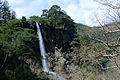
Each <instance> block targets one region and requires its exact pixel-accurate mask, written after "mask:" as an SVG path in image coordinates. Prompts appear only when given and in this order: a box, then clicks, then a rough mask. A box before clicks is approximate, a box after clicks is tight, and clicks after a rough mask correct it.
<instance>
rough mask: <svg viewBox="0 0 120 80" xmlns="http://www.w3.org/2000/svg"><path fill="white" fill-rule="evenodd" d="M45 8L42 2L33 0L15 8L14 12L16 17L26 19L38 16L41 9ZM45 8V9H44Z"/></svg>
mask: <svg viewBox="0 0 120 80" xmlns="http://www.w3.org/2000/svg"><path fill="white" fill-rule="evenodd" d="M46 6H47V3H46V2H45V1H44V0H34V1H32V2H30V3H29V4H27V5H26V6H23V7H16V8H15V9H14V10H15V11H16V13H17V17H18V18H20V17H21V16H26V17H27V18H28V17H30V16H32V15H40V14H41V11H42V9H44V8H45V7H46ZM46 8H47V7H46Z"/></svg>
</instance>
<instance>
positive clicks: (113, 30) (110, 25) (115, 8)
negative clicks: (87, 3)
mask: <svg viewBox="0 0 120 80" xmlns="http://www.w3.org/2000/svg"><path fill="white" fill-rule="evenodd" d="M95 1H96V2H98V3H100V4H101V5H102V6H103V9H104V13H103V14H104V17H103V19H102V20H101V21H100V20H99V17H98V15H96V19H97V21H98V23H99V24H100V26H101V29H102V30H103V32H104V34H103V36H104V39H102V40H100V39H96V40H97V41H100V42H101V43H103V44H104V45H105V46H106V47H107V48H105V49H104V50H103V51H102V52H100V54H99V58H98V59H100V58H101V57H102V58H101V60H102V59H108V60H109V61H110V62H111V63H114V64H112V66H110V67H103V65H101V64H99V65H100V66H101V68H102V69H109V68H119V69H120V66H119V64H118V60H119V55H120V54H119V53H120V51H119V47H120V37H119V36H120V12H119V11H120V1H119V0H95Z"/></svg>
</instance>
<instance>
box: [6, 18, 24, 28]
mask: <svg viewBox="0 0 120 80" xmlns="http://www.w3.org/2000/svg"><path fill="white" fill-rule="evenodd" d="M6 26H9V27H21V26H22V23H21V20H18V19H14V20H9V21H7V24H6Z"/></svg>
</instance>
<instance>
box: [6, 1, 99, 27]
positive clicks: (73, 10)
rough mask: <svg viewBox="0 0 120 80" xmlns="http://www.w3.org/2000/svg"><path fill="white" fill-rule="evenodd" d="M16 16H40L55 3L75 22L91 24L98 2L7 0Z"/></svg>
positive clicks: (92, 23)
mask: <svg viewBox="0 0 120 80" xmlns="http://www.w3.org/2000/svg"><path fill="white" fill-rule="evenodd" d="M8 2H9V5H10V6H11V9H13V10H14V11H15V12H16V14H17V18H21V16H26V17H27V18H28V17H30V16H32V15H38V16H40V15H41V13H42V10H43V9H49V8H50V7H51V6H52V5H54V4H56V5H59V6H60V7H61V9H62V10H65V11H66V12H67V14H68V15H69V16H70V17H71V18H72V19H73V20H74V21H75V22H77V23H82V24H85V25H89V26H93V25H95V23H94V21H95V17H94V13H95V10H96V9H97V7H98V4H97V3H96V2H94V1H93V0H8Z"/></svg>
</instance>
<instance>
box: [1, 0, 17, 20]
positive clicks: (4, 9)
mask: <svg viewBox="0 0 120 80" xmlns="http://www.w3.org/2000/svg"><path fill="white" fill-rule="evenodd" d="M15 15H16V13H15V12H14V11H12V10H10V7H9V3H8V1H6V0H5V1H0V19H1V20H10V19H15Z"/></svg>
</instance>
